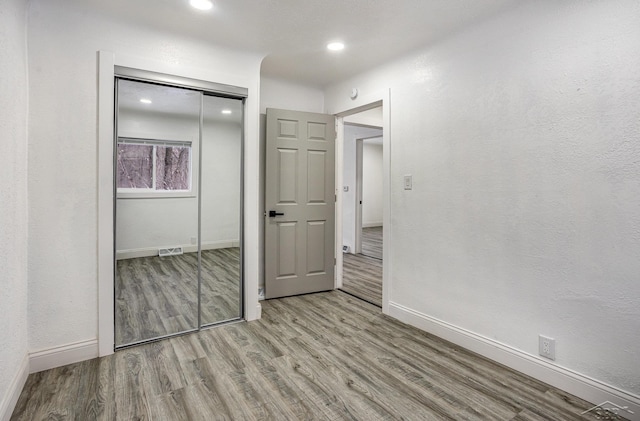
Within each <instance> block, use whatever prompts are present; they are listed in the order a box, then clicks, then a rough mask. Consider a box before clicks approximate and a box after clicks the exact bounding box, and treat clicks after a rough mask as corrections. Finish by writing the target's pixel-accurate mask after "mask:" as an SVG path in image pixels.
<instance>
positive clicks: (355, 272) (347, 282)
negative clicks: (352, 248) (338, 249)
mask: <svg viewBox="0 0 640 421" xmlns="http://www.w3.org/2000/svg"><path fill="white" fill-rule="evenodd" d="M342 256H343V260H342V288H341V289H342V290H343V291H345V292H347V293H349V294H351V295H354V296H356V297H358V298H362V299H363V300H365V301H368V302H370V303H371V304H375V305H376V306H378V307H382V260H380V259H374V258H371V257H367V256H363V255H362V254H351V253H344V254H343V255H342Z"/></svg>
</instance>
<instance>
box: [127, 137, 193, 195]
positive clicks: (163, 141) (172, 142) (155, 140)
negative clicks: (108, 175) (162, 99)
mask: <svg viewBox="0 0 640 421" xmlns="http://www.w3.org/2000/svg"><path fill="white" fill-rule="evenodd" d="M119 144H129V145H148V146H153V152H152V158H153V163H152V170H151V171H152V175H151V176H152V180H153V185H154V186H155V184H156V169H157V167H156V147H157V146H183V147H185V146H188V147H189V148H190V151H189V152H190V153H189V185H190V188H189V189H188V190H155V189H154V188H150V189H141V188H140V189H137V188H123V187H116V197H117V198H118V199H163V198H182V197H185V198H188V197H197V192H198V177H194V174H198V162H199V150H198V142H197V141H194V139H193V138H188V137H187V138H183V139H179V137H175V136H174V137H168V136H167V135H166V134H165V135H158V136H156V135H154V134H153V133H152V134H151V136H149V133H146V136H136V135H131V136H129V135H126V136H118V137H117V138H116V145H115V148H116V150H117V149H118V145H119ZM116 165H117V164H116ZM114 171H115V173H116V174H117V171H118V168H117V167H116V168H114Z"/></svg>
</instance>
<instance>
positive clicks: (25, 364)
mask: <svg viewBox="0 0 640 421" xmlns="http://www.w3.org/2000/svg"><path fill="white" fill-rule="evenodd" d="M27 377H29V355H28V354H25V355H24V358H23V359H22V363H21V364H20V367H19V368H18V371H17V373H16V375H15V377H14V378H13V380H12V381H11V384H10V385H9V389H8V390H7V392H6V393H5V395H4V396H3V398H2V401H0V421H9V420H10V419H11V415H12V414H13V410H14V409H15V407H16V404H17V403H18V398H20V394H21V393H22V389H23V388H24V385H25V383H26V382H27Z"/></svg>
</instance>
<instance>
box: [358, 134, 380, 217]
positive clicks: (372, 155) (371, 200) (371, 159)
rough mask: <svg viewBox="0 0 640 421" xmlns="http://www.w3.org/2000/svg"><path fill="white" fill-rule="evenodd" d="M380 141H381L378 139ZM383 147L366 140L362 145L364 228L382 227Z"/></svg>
mask: <svg viewBox="0 0 640 421" xmlns="http://www.w3.org/2000/svg"><path fill="white" fill-rule="evenodd" d="M378 141H380V139H378ZM382 198H383V194H382V145H381V144H380V143H373V142H372V139H366V140H364V142H363V145H362V226H363V227H364V228H366V227H381V226H382Z"/></svg>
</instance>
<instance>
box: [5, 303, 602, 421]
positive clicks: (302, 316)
mask: <svg viewBox="0 0 640 421" xmlns="http://www.w3.org/2000/svg"><path fill="white" fill-rule="evenodd" d="M262 306H263V313H262V316H263V317H262V319H261V320H259V321H255V322H250V323H245V322H242V323H237V324H233V325H224V326H221V327H217V328H214V329H209V330H205V331H201V332H199V333H194V334H190V335H184V336H179V337H175V338H171V339H168V340H163V341H160V342H155V343H151V344H147V345H142V346H138V347H133V348H128V349H125V350H123V351H119V352H117V353H116V354H115V355H112V356H108V357H105V358H101V359H94V360H90V361H85V362H82V363H78V364H72V365H68V366H65V367H61V368H57V369H53V370H49V371H44V372H41V373H36V374H32V375H30V376H29V378H28V380H27V384H26V386H25V388H24V391H23V392H22V395H21V396H20V399H19V401H18V404H17V406H16V409H15V412H14V414H13V417H12V418H11V419H12V420H14V421H18V420H24V421H38V420H82V421H84V420H170V421H180V420H225V419H226V420H267V419H270V420H367V421H369V420H395V419H406V420H520V421H525V420H531V421H532V420H579V419H593V418H581V417H580V415H578V414H580V413H581V412H582V411H584V410H586V409H588V408H590V407H591V404H589V403H587V402H585V401H582V400H580V399H577V398H575V397H573V396H571V395H568V394H566V393H564V392H561V391H559V390H557V389H554V388H552V387H550V386H548V385H545V384H543V383H540V382H539V381H536V380H533V379H531V378H529V377H526V376H524V375H522V374H519V373H517V372H514V371H512V370H509V369H507V368H505V367H502V366H500V365H497V364H494V363H492V362H490V361H488V360H486V359H483V358H480V357H478V356H477V355H474V354H472V353H470V352H467V351H465V350H463V349H461V348H458V347H456V346H453V345H451V344H449V343H447V342H444V341H442V340H440V339H438V338H435V337H433V336H431V335H428V334H426V333H424V332H421V331H419V330H417V329H414V328H411V327H409V326H406V325H403V324H401V323H399V322H397V321H394V320H392V319H390V318H388V317H387V316H384V315H382V314H381V313H380V311H379V310H378V309H377V308H376V307H374V306H372V305H370V304H367V303H365V302H363V301H361V300H358V299H355V298H353V297H351V296H349V295H347V294H344V293H342V292H339V291H332V292H328V293H320V294H313V295H306V296H299V297H290V298H284V299H277V300H269V301H263V302H262Z"/></svg>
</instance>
